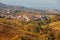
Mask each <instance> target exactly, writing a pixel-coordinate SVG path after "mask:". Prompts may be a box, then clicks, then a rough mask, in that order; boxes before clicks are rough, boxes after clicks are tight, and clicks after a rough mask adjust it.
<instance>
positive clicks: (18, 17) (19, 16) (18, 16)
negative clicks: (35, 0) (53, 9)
mask: <svg viewBox="0 0 60 40" xmlns="http://www.w3.org/2000/svg"><path fill="white" fill-rule="evenodd" d="M0 18H7V19H18V20H26V21H29V20H47V18H46V16H45V15H42V14H37V15H35V16H26V15H19V14H16V15H13V14H8V15H6V14H2V13H0Z"/></svg>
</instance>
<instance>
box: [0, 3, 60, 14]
mask: <svg viewBox="0 0 60 40" xmlns="http://www.w3.org/2000/svg"><path fill="white" fill-rule="evenodd" d="M7 9H9V10H10V11H11V12H12V13H13V11H14V12H15V11H20V12H21V11H24V12H28V13H41V12H42V13H47V12H48V13H51V12H52V11H53V12H54V13H60V11H58V10H40V9H33V8H27V7H23V6H14V5H7V4H3V3H0V12H2V11H1V10H3V11H5V12H6V11H7Z"/></svg>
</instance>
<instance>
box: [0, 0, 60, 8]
mask: <svg viewBox="0 0 60 40" xmlns="http://www.w3.org/2000/svg"><path fill="white" fill-rule="evenodd" d="M0 2H2V3H5V4H9V5H18V6H24V7H28V8H37V9H60V0H0Z"/></svg>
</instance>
